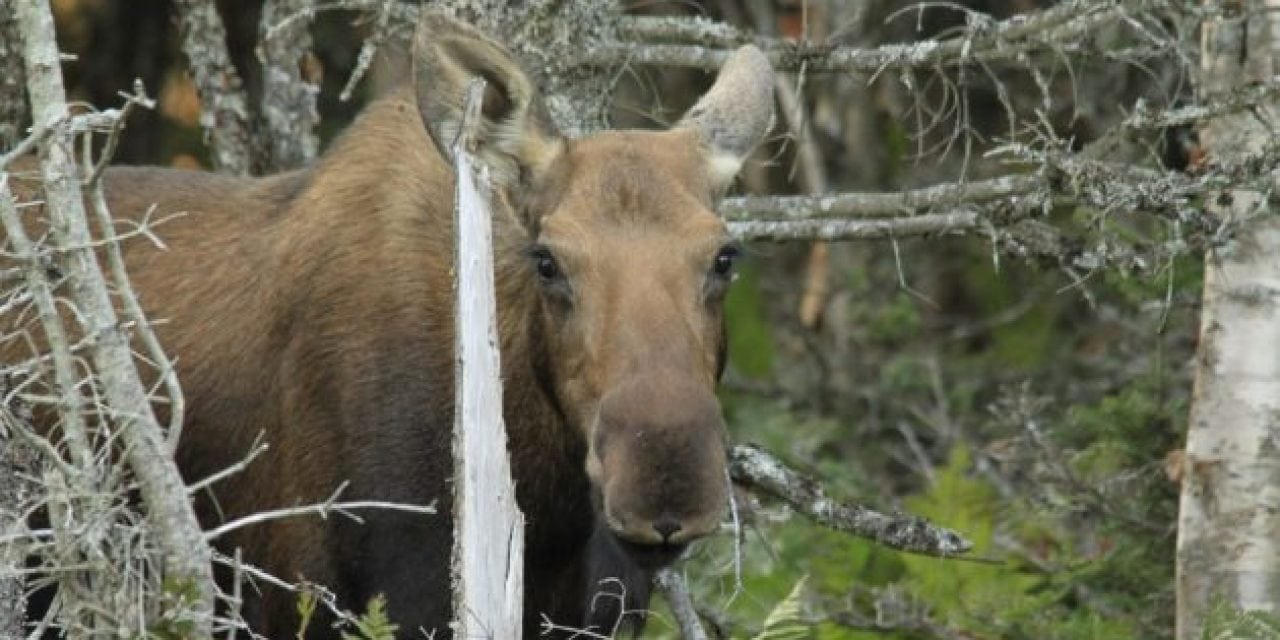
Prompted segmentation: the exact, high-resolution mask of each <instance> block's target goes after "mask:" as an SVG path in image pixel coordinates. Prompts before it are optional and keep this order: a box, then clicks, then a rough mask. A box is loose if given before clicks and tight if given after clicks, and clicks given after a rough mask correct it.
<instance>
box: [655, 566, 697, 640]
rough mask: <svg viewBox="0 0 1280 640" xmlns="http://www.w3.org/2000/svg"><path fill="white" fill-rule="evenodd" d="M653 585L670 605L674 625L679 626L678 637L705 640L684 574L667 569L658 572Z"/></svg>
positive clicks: (685, 639)
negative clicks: (674, 620) (674, 619)
mask: <svg viewBox="0 0 1280 640" xmlns="http://www.w3.org/2000/svg"><path fill="white" fill-rule="evenodd" d="M654 584H656V585H657V587H658V589H660V590H661V591H662V595H663V596H665V597H666V599H667V604H669V605H671V613H672V614H673V615H674V616H675V617H676V624H678V625H680V636H681V637H682V638H684V640H707V632H706V630H705V629H703V628H702V622H701V621H700V620H698V609H697V607H695V606H694V604H693V598H692V597H691V596H690V595H689V585H688V583H687V582H685V579H684V574H682V573H680V572H679V571H676V570H675V569H673V568H671V567H668V568H666V569H663V570H662V571H659V572H658V575H657V576H655V577H654Z"/></svg>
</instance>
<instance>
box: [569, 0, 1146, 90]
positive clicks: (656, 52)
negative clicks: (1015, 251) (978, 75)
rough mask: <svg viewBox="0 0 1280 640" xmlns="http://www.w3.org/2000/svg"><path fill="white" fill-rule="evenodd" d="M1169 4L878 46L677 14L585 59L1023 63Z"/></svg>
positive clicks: (1141, 1) (1058, 12)
mask: <svg viewBox="0 0 1280 640" xmlns="http://www.w3.org/2000/svg"><path fill="white" fill-rule="evenodd" d="M1165 4H1167V3H1166V2H1164V1H1163V0H1104V1H1099V0H1069V1H1067V2H1062V3H1059V4H1057V5H1055V6H1053V7H1052V8H1049V9H1045V10H1043V11H1040V12H1038V13H1034V14H1024V15H1018V16H1014V17H1012V18H1009V19H1007V20H1002V21H998V22H997V21H994V20H991V19H989V18H986V17H985V16H984V15H983V14H978V13H972V12H971V13H969V14H968V15H969V16H970V25H969V26H968V27H967V28H966V29H965V30H964V32H963V33H961V34H959V35H956V36H953V37H951V38H947V39H945V40H922V41H919V42H914V43H911V44H891V45H884V46H881V47H876V48H872V49H860V48H855V47H833V46H828V45H823V44H817V43H811V42H793V41H785V40H779V39H774V38H760V37H756V38H743V37H742V35H741V34H740V33H735V32H734V31H731V30H727V29H719V28H712V27H709V26H707V24H706V22H705V21H697V22H695V21H686V22H684V23H681V22H679V21H678V20H677V19H675V18H668V19H662V20H661V21H659V20H657V19H630V20H632V22H631V23H630V24H626V25H625V26H623V27H621V28H620V29H619V31H620V33H623V34H629V35H633V36H635V35H638V36H640V37H641V38H643V39H644V41H625V42H624V41H619V42H602V43H600V44H597V45H594V46H592V47H590V48H589V49H587V50H585V51H584V52H583V54H582V56H581V57H580V60H581V62H582V63H583V64H588V65H600V66H618V65H623V64H643V65H664V66H674V67H693V68H701V69H718V68H719V67H720V65H722V64H723V63H724V61H725V60H726V59H727V58H728V56H729V54H730V53H731V52H732V48H730V47H729V46H726V45H737V44H741V43H743V42H753V43H755V44H756V45H758V46H760V48H761V49H763V50H764V51H765V53H766V55H768V56H769V61H770V62H772V63H773V64H774V66H775V67H777V68H779V69H799V68H801V66H803V67H804V68H806V69H808V70H810V71H852V72H858V73H863V74H868V75H871V74H876V73H880V72H882V71H884V70H885V69H891V68H898V67H929V66H935V65H943V66H949V65H968V64H980V63H996V62H1003V61H1010V60H1018V59H1020V58H1022V57H1023V56H1026V55H1028V54H1030V53H1033V52H1036V51H1038V50H1043V49H1047V48H1061V47H1062V46H1064V43H1069V42H1071V41H1073V40H1078V39H1080V38H1083V37H1086V36H1087V35H1088V34H1089V33H1090V32H1091V31H1093V30H1096V29H1097V28H1099V27H1100V26H1102V25H1105V24H1108V23H1110V22H1113V21H1116V20H1118V19H1120V18H1121V17H1122V16H1123V15H1124V14H1126V13H1132V12H1141V11H1149V10H1152V9H1155V8H1157V7H1159V6H1163V5H1165ZM699 35H704V36H708V39H709V40H710V41H711V42H712V43H713V44H714V45H715V46H711V47H708V46H705V44H702V42H703V41H702V40H700V39H698V40H694V38H695V37H696V36H699ZM650 40H677V41H678V40H694V41H695V42H698V43H699V44H655V43H651V42H650Z"/></svg>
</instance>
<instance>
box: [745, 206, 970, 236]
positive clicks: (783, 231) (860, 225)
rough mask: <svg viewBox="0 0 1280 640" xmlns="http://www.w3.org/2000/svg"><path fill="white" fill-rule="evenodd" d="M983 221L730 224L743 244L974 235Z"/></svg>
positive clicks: (958, 214)
mask: <svg viewBox="0 0 1280 640" xmlns="http://www.w3.org/2000/svg"><path fill="white" fill-rule="evenodd" d="M981 221H982V217H981V216H979V215H978V213H977V212H976V211H973V210H968V209H959V210H956V211H952V212H949V213H926V214H921V215H916V216H909V217H905V218H884V219H838V218H832V219H808V220H747V221H738V222H730V223H729V224H728V227H729V233H730V234H731V235H732V236H733V237H735V238H738V239H739V240H743V241H748V242H754V241H762V240H772V241H780V240H872V239H879V238H898V237H904V236H918V235H930V234H939V233H956V232H963V231H970V230H973V229H975V228H977V227H978V226H979V223H980V222H981Z"/></svg>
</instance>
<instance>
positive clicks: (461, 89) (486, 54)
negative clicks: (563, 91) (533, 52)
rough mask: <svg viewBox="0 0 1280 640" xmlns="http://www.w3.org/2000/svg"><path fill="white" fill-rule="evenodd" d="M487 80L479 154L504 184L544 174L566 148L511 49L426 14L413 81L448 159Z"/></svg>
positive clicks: (424, 117)
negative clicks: (479, 81)
mask: <svg viewBox="0 0 1280 640" xmlns="http://www.w3.org/2000/svg"><path fill="white" fill-rule="evenodd" d="M477 77H479V78H483V79H484V80H485V83H486V85H485V94H484V100H483V103H482V105H481V107H480V120H481V122H480V123H479V127H478V132H477V138H478V139H477V141H476V142H477V146H478V149H477V151H478V152H479V154H480V155H481V156H482V157H483V158H484V159H485V161H486V162H487V163H488V164H489V167H490V169H492V170H493V176H494V182H495V183H496V184H497V185H499V186H504V187H510V186H513V185H514V184H515V183H516V182H517V181H518V180H520V179H521V178H522V177H534V178H536V177H537V176H540V175H541V174H542V173H543V171H544V169H545V168H546V167H547V166H548V165H550V163H551V162H552V161H553V160H554V159H555V158H556V157H557V156H558V155H559V154H560V152H561V151H562V150H563V142H562V141H561V138H560V134H559V133H557V132H556V128H555V126H554V125H553V124H552V123H551V118H550V117H549V116H548V115H547V111H546V108H545V107H544V106H543V104H542V99H541V96H540V95H539V94H538V92H537V90H536V89H535V88H534V86H533V81H532V80H531V79H530V78H529V76H527V75H526V74H525V72H524V71H523V70H522V69H521V68H520V64H519V63H518V62H516V60H515V58H514V57H513V56H512V55H511V53H510V52H508V51H507V49H506V48H505V47H503V46H502V45H500V44H498V43H497V42H496V41H494V40H493V39H491V38H489V37H488V36H486V35H484V34H483V33H481V32H480V31H479V30H477V29H475V28H474V27H472V26H470V25H468V24H465V23H463V22H460V21H458V20H455V19H453V18H451V17H449V16H447V15H445V14H443V13H440V12H438V11H434V10H427V11H424V12H423V15H422V18H421V19H420V21H419V23H418V29H417V33H416V34H415V35H414V42H413V83H414V88H415V92H416V94H417V99H418V109H419V111H420V112H421V113H422V122H423V124H424V125H426V128H427V132H428V133H429V134H430V135H431V139H432V140H433V141H434V142H435V144H436V147H437V148H438V149H439V150H440V153H441V155H442V156H444V157H446V158H448V157H449V156H450V154H451V149H450V147H451V146H452V145H453V142H454V138H455V137H456V136H457V134H458V130H459V129H460V127H461V124H462V107H463V102H464V101H465V96H466V91H467V87H468V86H469V85H470V82H471V79H472V78H477Z"/></svg>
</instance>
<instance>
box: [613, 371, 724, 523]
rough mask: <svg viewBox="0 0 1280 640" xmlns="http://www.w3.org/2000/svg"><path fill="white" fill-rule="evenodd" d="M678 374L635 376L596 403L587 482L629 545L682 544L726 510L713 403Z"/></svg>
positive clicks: (720, 428)
mask: <svg viewBox="0 0 1280 640" xmlns="http://www.w3.org/2000/svg"><path fill="white" fill-rule="evenodd" d="M685 379H686V380H687V378H685ZM681 380H682V377H679V376H673V375H670V374H668V375H652V376H645V377H642V378H638V379H635V380H632V381H631V382H630V383H628V384H625V385H621V386H619V387H618V388H616V389H614V390H613V391H611V392H609V393H607V394H606V395H605V397H604V399H603V401H602V402H601V405H600V412H599V418H598V420H597V423H596V427H595V434H594V439H593V443H592V444H593V451H592V454H591V455H592V456H593V457H594V458H595V461H596V462H597V464H598V465H599V466H598V468H597V471H598V473H597V474H596V475H597V477H595V478H594V480H595V481H596V483H597V487H598V488H599V490H600V497H601V502H602V504H601V507H602V511H603V515H604V519H605V522H606V523H607V524H608V526H609V529H610V530H611V531H612V532H613V534H614V535H615V536H617V537H618V538H620V539H621V540H623V541H625V542H628V543H631V544H632V545H644V546H666V547H680V546H683V545H685V544H688V543H689V542H691V541H693V540H696V539H697V538H700V537H702V536H705V535H707V534H710V533H712V532H714V531H715V530H716V529H717V528H719V526H720V522H721V519H722V518H723V516H724V514H725V511H726V508H727V504H728V503H727V500H728V493H727V491H728V486H727V480H726V475H725V466H726V464H727V461H726V455H725V429H724V421H723V419H722V418H721V415H720V405H719V403H718V402H717V401H716V398H715V396H714V395H713V394H712V393H711V391H710V390H709V389H705V388H702V387H701V386H700V385H696V384H693V383H685V384H682V383H681Z"/></svg>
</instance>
